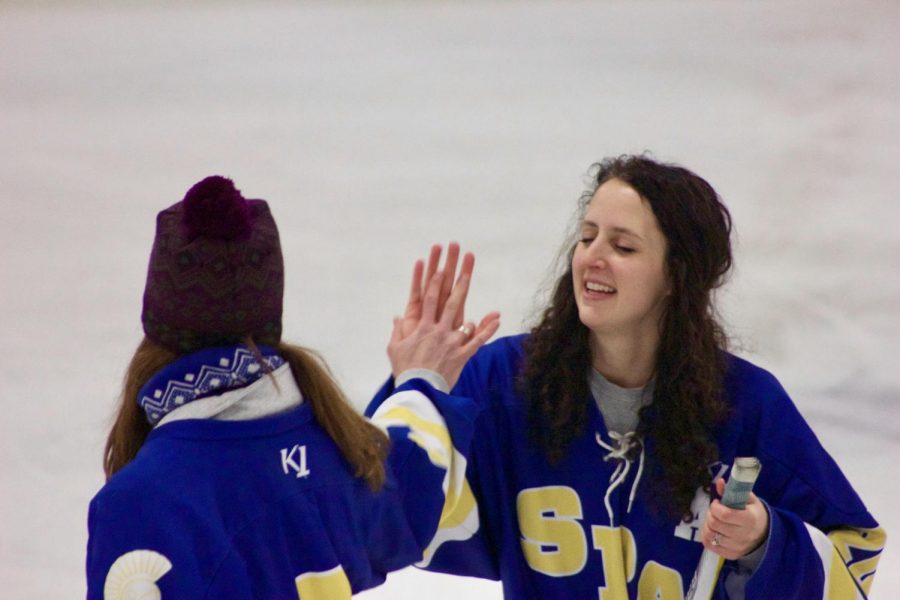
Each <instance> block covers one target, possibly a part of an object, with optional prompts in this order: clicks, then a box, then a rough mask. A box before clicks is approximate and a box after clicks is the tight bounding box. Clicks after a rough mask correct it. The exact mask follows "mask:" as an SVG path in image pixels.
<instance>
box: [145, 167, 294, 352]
mask: <svg viewBox="0 0 900 600" xmlns="http://www.w3.org/2000/svg"><path fill="white" fill-rule="evenodd" d="M283 296H284V260H283V259H282V255H281V242H280V241H279V239H278V227H277V226H276V225H275V220H274V219H273V218H272V213H271V211H270V210H269V205H268V203H266V201H265V200H260V199H251V200H247V199H244V197H243V196H242V195H241V193H240V192H239V191H238V190H237V189H236V188H235V186H234V183H232V181H231V180H230V179H227V178H225V177H220V176H217V175H216V176H212V177H207V178H206V179H203V180H201V181H200V182H198V183H196V184H194V185H193V186H192V187H191V188H190V189H189V190H188V192H187V194H185V196H184V199H183V200H182V201H180V202H177V203H175V204H174V205H172V206H170V207H169V208H167V209H165V210H163V211H162V212H160V213H159V214H158V215H157V216H156V236H155V238H154V240H153V249H152V250H151V251H150V261H149V265H148V267H147V284H146V286H145V287H144V306H143V310H142V312H141V321H142V322H143V325H144V333H145V334H146V335H147V337H148V338H149V339H151V340H153V341H154V342H156V343H157V344H159V345H161V346H163V347H165V348H168V349H170V350H172V351H173V352H177V353H179V354H183V353H187V352H193V351H196V350H199V349H201V348H207V347H212V346H226V345H232V344H237V343H242V341H243V340H245V339H246V337H247V336H250V337H251V338H253V340H254V341H255V342H256V343H257V344H264V345H276V344H277V343H278V342H279V341H280V340H281V312H282V300H283Z"/></svg>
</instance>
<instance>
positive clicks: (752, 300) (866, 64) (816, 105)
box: [0, 0, 900, 600]
mask: <svg viewBox="0 0 900 600" xmlns="http://www.w3.org/2000/svg"><path fill="white" fill-rule="evenodd" d="M898 31H900V4H897V3H896V2H893V1H885V2H864V1H859V2H852V3H851V2H842V1H822V0H808V1H785V0H777V1H771V0H768V1H766V0H760V1H753V2H747V1H730V2H722V1H714V0H691V1H681V0H671V1H664V0H659V1H653V0H640V1H631V2H629V1H616V2H613V1H608V2H584V1H581V2H575V1H568V2H499V1H497V2H490V3H487V2H410V1H399V0H398V1H392V2H374V3H356V2H340V3H325V2H311V3H303V4H300V3H289V2H258V3H253V4H250V3H248V4H246V5H245V4H242V3H238V2H212V1H208V2H202V1H196V2H182V3H174V2H169V3H149V2H90V3H88V2H79V3H74V2H53V1H47V0H44V1H41V2H24V1H6V2H3V3H2V4H0V202H2V213H0V214H2V219H0V281H2V291H0V352H2V357H3V358H2V362H0V392H2V395H3V403H2V406H3V408H2V418H0V596H2V597H4V598H17V599H30V598H76V597H79V596H80V597H83V596H84V591H85V584H84V578H83V560H84V551H85V542H86V527H85V513H86V507H87V503H88V501H89V499H90V498H91V496H92V495H93V494H94V492H95V491H96V490H97V489H98V488H99V487H100V485H101V484H102V481H103V477H102V472H101V468H100V464H101V463H100V454H101V449H102V445H103V442H104V436H105V433H106V431H107V428H108V426H109V420H110V415H111V412H112V410H113V407H114V405H115V402H116V394H117V390H118V386H119V383H120V377H121V375H122V373H123V371H124V368H125V364H126V361H127V359H128V357H129V356H130V353H131V351H132V350H133V347H134V346H135V345H136V343H137V342H138V340H139V338H140V336H141V329H140V321H139V314H140V303H141V293H142V286H143V280H144V275H145V272H144V269H145V267H146V260H147V256H148V253H149V248H150V244H151V241H152V236H153V226H154V217H155V214H156V212H157V211H159V210H160V209H162V208H164V207H166V206H168V205H170V204H172V203H174V202H175V201H177V200H179V199H180V198H181V196H182V195H183V193H184V191H185V190H186V189H187V188H188V187H189V186H190V185H191V184H192V183H193V182H195V181H197V180H198V179H200V178H201V177H203V176H205V175H208V174H212V173H221V174H225V175H228V176H231V177H233V178H234V179H235V181H236V182H237V183H238V185H239V187H241V188H242V189H243V190H244V191H245V192H247V193H248V194H249V195H251V196H255V197H262V198H266V199H268V200H269V202H270V204H271V206H272V207H273V209H274V212H275V215H276V217H277V219H278V223H279V226H280V229H281V234H282V239H283V246H284V251H285V255H286V261H287V271H288V273H287V278H288V286H287V290H286V313H285V337H286V338H287V339H290V340H293V341H296V342H299V343H302V344H305V345H308V346H312V347H314V348H317V349H319V350H321V352H322V353H323V355H324V356H325V357H326V359H327V360H328V361H329V362H330V364H331V365H332V367H333V368H334V371H335V373H336V374H337V376H338V378H339V379H340V381H341V382H342V383H343V384H344V386H345V387H346V389H347V391H348V392H349V393H350V394H351V395H352V397H353V398H354V399H355V402H356V403H357V405H358V406H360V407H362V406H363V405H364V404H365V402H366V401H367V399H368V398H369V396H370V394H371V393H372V392H373V390H374V389H375V388H376V387H377V386H378V385H379V383H380V382H381V380H382V378H383V377H384V376H385V375H386V373H387V370H388V364H387V360H386V357H385V354H384V347H385V344H386V341H387V337H388V332H389V328H390V319H391V317H392V316H393V315H394V314H396V313H397V312H399V311H400V310H401V308H402V305H403V300H404V294H405V291H406V285H407V283H406V282H407V276H408V271H409V268H410V266H411V264H412V261H413V260H414V259H415V258H417V257H420V256H423V255H424V253H425V252H426V250H427V248H428V246H429V244H431V243H432V242H436V241H441V242H446V241H448V240H451V239H456V240H459V241H460V242H461V243H462V244H463V245H464V247H465V248H467V249H471V250H473V251H475V252H476V253H477V255H478V264H477V267H476V281H475V288H474V291H473V295H472V299H471V313H470V314H472V315H479V316H480V315H481V314H483V313H484V312H486V311H488V310H491V309H499V310H501V311H502V312H503V319H504V320H503V327H502V329H501V334H510V333H514V332H518V331H521V330H522V329H523V328H524V327H525V326H526V325H527V323H528V321H529V319H530V318H531V317H532V315H533V313H534V308H535V307H536V306H538V305H539V303H540V300H539V299H540V296H539V295H536V294H537V293H538V291H539V289H541V286H542V285H543V283H544V282H545V280H546V279H547V277H548V276H549V274H550V268H551V264H552V263H553V260H554V257H555V256H556V253H557V250H558V249H559V247H560V244H561V243H562V239H563V235H564V233H565V230H566V227H567V225H568V223H569V219H570V217H571V215H572V212H573V210H574V207H575V201H576V199H577V198H578V196H579V194H580V193H581V191H582V189H583V186H584V184H585V178H586V173H587V171H588V167H589V165H590V164H591V163H592V162H594V161H596V160H598V159H600V158H601V157H604V156H608V155H611V154H618V153H622V152H636V151H637V152H639V151H642V150H645V149H649V150H652V151H653V152H654V153H655V155H656V156H657V157H658V158H661V159H665V160H675V161H678V162H681V163H683V164H685V165H687V166H689V167H691V168H693V169H694V170H696V171H698V172H699V173H701V174H703V175H704V176H706V177H707V178H708V179H709V180H710V181H711V182H712V183H713V185H714V186H715V187H716V188H717V189H718V190H719V191H720V192H721V194H722V195H723V197H724V198H725V200H726V201H727V203H728V205H729V206H730V207H731V210H732V212H733V214H734V218H735V222H736V227H737V270H736V272H735V275H734V277H733V281H732V283H731V285H730V287H729V288H728V289H727V291H726V292H725V293H723V294H722V296H721V301H722V309H723V313H724V315H725V319H726V321H727V323H728V324H729V326H730V330H731V332H732V334H733V336H734V338H735V342H736V348H737V349H738V351H739V352H740V353H741V354H742V355H744V356H747V357H749V358H751V359H752V360H754V361H756V362H758V363H759V364H762V365H764V366H766V367H767V368H770V369H771V370H773V371H774V372H775V373H776V375H778V377H779V378H780V379H781V381H782V383H783V384H784V385H785V386H786V388H787V389H788V391H789V392H790V393H791V394H792V396H793V398H794V399H795V401H796V402H797V404H798V405H799V407H800V409H801V411H802V413H803V414H804V415H805V416H806V418H807V419H808V420H809V421H810V423H811V424H812V426H813V427H814V429H815V430H816V431H817V433H818V434H819V436H820V438H821V440H822V442H823V443H824V445H825V446H826V447H827V448H828V449H829V451H830V452H831V453H832V454H833V456H834V457H835V459H836V460H837V461H838V463H839V464H840V465H841V467H842V468H843V469H844V471H845V472H846V474H847V476H848V477H849V479H850V480H851V482H852V483H853V484H854V486H856V488H857V490H858V491H859V493H860V495H861V497H862V498H863V499H864V500H865V502H866V503H867V505H868V506H869V508H870V510H871V512H872V513H873V514H874V515H875V516H876V517H877V518H878V519H879V520H880V521H881V522H882V524H883V525H884V526H885V527H886V528H887V530H888V533H889V536H897V535H900V511H898V510H897V502H896V500H892V498H897V497H898V496H900V477H898V475H900V472H898V467H897V461H898V458H900V456H898V450H900V420H898V416H900V414H898V412H900V411H898V408H897V400H898V395H900V364H898V357H900V335H898V334H900V318H898V317H900V313H898V308H900V302H898V300H900V237H898V233H897V231H898V227H900V198H898V193H897V190H898V189H900V168H898V161H900V76H898V72H900V71H898V64H900V61H898V59H900V35H898ZM159 517H160V518H165V515H159ZM892 542H893V538H889V542H888V547H887V550H886V551H885V553H884V556H883V558H882V562H881V568H880V569H879V574H878V577H877V580H876V581H875V585H874V593H873V594H872V597H873V598H880V599H884V600H887V599H893V598H898V597H900V569H898V566H900V560H898V558H900V551H898V550H897V549H896V548H898V546H897V544H895V543H892ZM362 596H363V597H365V598H369V599H370V600H374V599H377V598H394V599H403V598H410V599H412V598H416V599H419V598H433V599H451V598H452V599H454V600H456V599H458V598H499V597H500V588H499V586H498V584H496V583H493V582H482V581H475V580H466V579H462V578H450V577H444V576H438V575H432V574H428V573H421V572H418V571H415V570H412V569H409V570H406V571H402V572H400V573H397V574H394V575H392V576H391V577H390V578H389V579H388V582H387V584H386V585H385V586H383V587H381V588H379V589H376V590H373V591H370V592H366V593H364V594H363V595H362Z"/></svg>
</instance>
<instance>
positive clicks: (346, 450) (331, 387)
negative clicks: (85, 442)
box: [103, 338, 389, 491]
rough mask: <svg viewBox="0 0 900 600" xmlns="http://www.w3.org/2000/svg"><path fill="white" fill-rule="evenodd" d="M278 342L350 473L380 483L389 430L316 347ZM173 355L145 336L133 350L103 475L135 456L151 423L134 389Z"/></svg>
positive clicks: (377, 486) (174, 356) (372, 484)
mask: <svg viewBox="0 0 900 600" xmlns="http://www.w3.org/2000/svg"><path fill="white" fill-rule="evenodd" d="M248 341H249V342H250V344H249V345H250V347H251V350H254V352H258V350H256V347H255V345H253V344H252V340H248ZM276 348H277V349H278V353H279V354H280V355H281V357H282V358H284V359H285V360H286V361H287V363H288V364H289V365H290V366H291V372H292V373H293V375H294V379H296V380H297V386H298V387H299V388H300V392H301V393H302V394H303V401H304V402H309V404H310V407H311V408H312V411H313V415H314V416H315V418H316V421H318V423H319V425H320V426H321V427H322V429H324V430H325V433H327V434H328V435H329V437H331V439H332V440H333V441H334V443H335V444H336V445H337V447H338V449H339V450H340V452H341V454H342V455H343V456H344V459H345V460H346V461H347V462H348V463H350V466H351V467H352V468H353V471H354V474H355V475H356V476H357V477H360V478H362V479H364V480H365V481H366V482H367V483H368V484H369V487H370V488H371V489H373V490H376V491H377V490H379V489H381V487H382V485H384V477H385V474H384V459H385V457H386V456H387V452H388V448H389V442H388V438H387V436H386V435H385V434H384V433H383V432H382V431H381V430H380V429H378V428H377V427H375V426H374V425H372V424H371V423H369V422H368V421H367V420H366V419H365V418H363V417H362V415H360V414H359V413H357V412H356V411H355V410H354V409H353V408H352V407H351V406H350V403H349V402H348V401H347V398H346V396H345V395H344V393H343V392H342V391H341V389H340V387H339V386H338V384H337V382H335V380H334V378H333V377H332V376H331V373H330V371H329V370H328V367H327V365H326V364H325V361H324V360H322V358H321V356H319V354H318V353H316V352H315V351H313V350H310V349H307V348H303V347H301V346H294V345H292V344H287V343H285V342H279V343H278V345H277V346H276ZM177 358H178V355H177V354H175V353H174V352H172V351H170V350H167V349H165V348H163V347H162V346H160V345H158V344H156V343H154V342H153V341H151V340H149V339H147V338H144V339H143V340H142V341H141V343H140V344H139V345H138V347H137V350H135V353H134V356H133V357H132V358H131V362H130V363H129V365H128V369H127V371H126V372H125V379H124V381H123V385H122V395H121V398H120V400H119V410H118V413H117V415H116V419H115V422H114V423H113V426H112V429H111V430H110V432H109V436H107V439H106V447H105V449H104V452H103V470H104V472H105V473H106V478H107V479H109V478H110V477H112V476H113V474H115V473H116V472H117V471H119V470H120V469H121V468H122V467H124V466H125V465H127V464H128V463H129V462H131V461H132V460H133V459H134V457H135V456H137V453H138V451H139V450H140V449H141V446H143V445H144V441H145V440H146V439H147V435H149V433H150V431H151V429H152V427H151V426H150V423H149V422H148V421H147V418H146V416H145V415H144V411H143V409H141V407H140V406H139V405H138V402H137V396H138V392H139V391H140V390H141V388H142V387H143V386H144V385H145V384H146V383H147V381H149V380H150V377H152V376H153V375H154V374H155V373H157V372H158V371H159V370H160V369H162V368H163V367H165V366H166V365H168V364H169V363H171V362H173V361H174V360H175V359H177Z"/></svg>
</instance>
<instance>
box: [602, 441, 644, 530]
mask: <svg viewBox="0 0 900 600" xmlns="http://www.w3.org/2000/svg"><path fill="white" fill-rule="evenodd" d="M609 437H610V439H611V440H613V441H614V442H616V447H613V446H610V445H609V444H607V443H606V442H604V441H603V438H602V437H600V432H597V433H596V434H595V438H596V440H597V444H598V445H599V446H600V447H601V448H603V449H604V450H607V451H608V453H607V454H606V456H604V457H603V461H604V462H606V461H608V460H610V459H616V460H618V461H620V462H619V464H617V465H616V469H615V471H613V473H612V475H610V477H609V486H608V487H607V488H606V495H605V496H604V497H603V504H604V505H605V506H606V513H607V514H608V515H609V525H610V527H613V526H614V525H615V523H614V521H613V510H612V505H611V504H610V500H609V498H610V496H611V495H612V493H613V491H614V490H615V489H616V488H617V487H619V486H620V485H622V483H623V482H624V481H625V479H626V478H627V477H628V472H629V471H630V470H631V463H632V458H631V457H630V456H631V454H632V452H631V451H632V450H633V449H634V448H640V449H641V454H640V459H639V462H638V472H637V475H636V476H635V478H634V483H632V484H631V494H630V495H629V496H628V509H627V510H626V513H630V512H631V506H632V504H633V503H634V497H635V495H636V494H637V488H638V483H639V482H640V481H641V474H643V472H644V442H643V441H642V440H641V438H640V436H639V435H638V434H637V433H635V432H634V431H629V432H628V433H626V434H624V435H622V434H621V433H618V432H616V431H610V432H609Z"/></svg>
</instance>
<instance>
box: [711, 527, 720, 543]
mask: <svg viewBox="0 0 900 600" xmlns="http://www.w3.org/2000/svg"><path fill="white" fill-rule="evenodd" d="M710 543H711V544H712V545H713V546H721V545H722V534H721V533H719V532H718V531H717V532H716V534H715V535H714V536H713V538H712V541H711V542H710Z"/></svg>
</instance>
